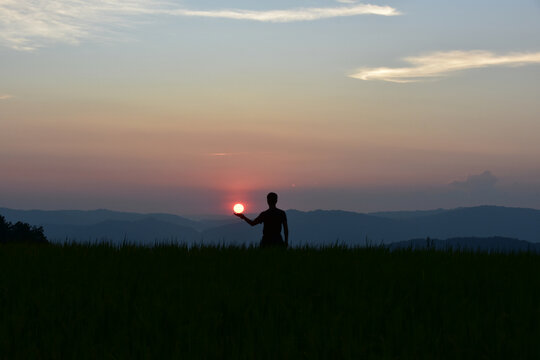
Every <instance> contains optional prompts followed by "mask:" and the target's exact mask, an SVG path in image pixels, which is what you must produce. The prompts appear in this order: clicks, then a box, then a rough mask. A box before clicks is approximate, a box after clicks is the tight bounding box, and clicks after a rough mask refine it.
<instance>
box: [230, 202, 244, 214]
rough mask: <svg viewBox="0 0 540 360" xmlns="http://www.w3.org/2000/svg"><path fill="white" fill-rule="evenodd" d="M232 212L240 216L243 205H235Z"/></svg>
mask: <svg viewBox="0 0 540 360" xmlns="http://www.w3.org/2000/svg"><path fill="white" fill-rule="evenodd" d="M233 210H234V212H235V213H236V214H241V213H243V212H244V205H242V204H236V205H234V206H233Z"/></svg>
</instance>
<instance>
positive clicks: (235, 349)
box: [0, 245, 540, 359]
mask: <svg viewBox="0 0 540 360" xmlns="http://www.w3.org/2000/svg"><path fill="white" fill-rule="evenodd" d="M0 358H1V359H24V358H27V359H139V358H140V359H148V358H155V359H172V358H175V359H185V358H196V359H205V358H206V359H219V358H232V359H255V358H262V359H302V358H305V359H330V358H344V359H439V358H446V359H463V358H471V359H527V358H528V359H538V358H540V257H539V256H537V255H532V254H526V253H522V254H510V255H503V254H491V255H488V254H473V253H451V252H436V251H415V252H413V251H396V252H388V251H387V250H384V249H380V248H372V249H344V248H328V249H322V250H321V249H319V250H316V249H291V250H286V251H285V250H280V249H276V250H267V249H262V250H261V249H253V248H195V249H191V250H188V249H186V248H181V247H174V246H161V247H159V246H158V247H155V248H137V247H130V246H125V247H122V248H113V247H109V246H105V245H102V246H80V245H69V246H28V245H4V246H0Z"/></svg>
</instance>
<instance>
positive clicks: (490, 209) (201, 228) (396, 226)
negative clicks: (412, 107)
mask: <svg viewBox="0 0 540 360" xmlns="http://www.w3.org/2000/svg"><path fill="white" fill-rule="evenodd" d="M0 214H2V215H4V216H5V217H6V219H7V220H8V221H12V222H13V221H24V222H28V223H30V224H32V225H38V226H43V227H44V229H45V235H46V236H47V237H48V238H49V239H50V240H52V241H63V240H65V239H66V237H67V238H70V239H80V240H87V239H96V238H104V237H107V238H110V239H111V240H114V241H116V242H121V241H122V240H123V239H124V238H126V237H127V238H128V240H130V241H135V242H143V241H144V242H150V243H153V242H154V241H155V240H156V239H164V238H169V239H170V238H174V239H179V240H180V239H184V240H185V241H187V242H192V241H199V240H201V241H202V242H203V243H206V244H216V243H226V244H230V243H233V244H241V243H245V244H249V243H258V242H259V240H260V238H261V234H262V228H261V226H256V227H253V228H252V227H250V226H249V225H247V224H246V223H244V222H243V221H241V220H240V219H238V218H236V217H234V216H232V215H231V216H230V218H227V217H224V218H223V219H212V220H199V221H195V220H191V219H187V218H184V217H181V216H177V215H171V214H137V213H128V212H116V211H109V210H94V211H42V210H29V211H23V210H11V209H5V208H0ZM287 216H288V219H289V227H290V238H291V242H292V243H293V244H295V245H300V244H312V245H321V244H329V243H335V242H336V241H337V242H340V243H344V244H348V245H364V244H365V243H366V239H367V241H368V242H369V243H371V244H379V243H392V242H396V241H403V240H405V239H415V238H419V239H425V238H426V237H428V236H429V237H431V238H437V239H448V238H464V237H497V236H498V237H507V238H514V239H521V240H526V241H530V242H540V211H539V210H534V209H523V208H507V207H497V206H478V207H470V208H458V209H452V210H443V209H438V210H432V211H417V212H416V211H413V212H410V211H406V212H381V213H372V214H362V213H356V212H347V211H327V210H316V211H308V212H303V211H297V210H288V211H287Z"/></svg>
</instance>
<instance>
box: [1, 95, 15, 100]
mask: <svg viewBox="0 0 540 360" xmlns="http://www.w3.org/2000/svg"><path fill="white" fill-rule="evenodd" d="M11 98H13V95H9V94H0V100H7V99H11Z"/></svg>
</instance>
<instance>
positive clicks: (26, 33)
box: [0, 0, 399, 50]
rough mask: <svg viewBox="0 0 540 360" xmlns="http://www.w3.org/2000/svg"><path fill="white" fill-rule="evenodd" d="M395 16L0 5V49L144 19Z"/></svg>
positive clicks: (78, 2)
mask: <svg viewBox="0 0 540 360" xmlns="http://www.w3.org/2000/svg"><path fill="white" fill-rule="evenodd" d="M364 14H373V15H383V16H393V15H399V12H398V11H397V10H396V9H394V8H392V7H389V6H377V5H370V4H357V5H353V6H340V7H333V8H300V9H289V10H263V11H255V10H241V9H224V10H191V9H178V8H172V7H171V5H170V4H165V3H163V2H160V1H158V0H0V43H3V44H4V45H7V46H8V47H11V48H14V49H18V50H34V49H36V48H38V47H41V46H45V45H47V44H49V43H55V42H60V43H69V44H77V43H79V42H80V41H81V40H82V39H86V38H96V37H102V36H105V35H106V34H107V33H109V32H110V31H111V30H112V29H117V28H121V27H125V26H127V25H133V24H135V22H136V21H137V20H140V17H141V16H144V15H168V16H182V17H209V18H224V19H236V20H252V21H262V22H276V23H277V22H293V21H312V20H318V19H325V18H333V17H342V16H355V15H364Z"/></svg>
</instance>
